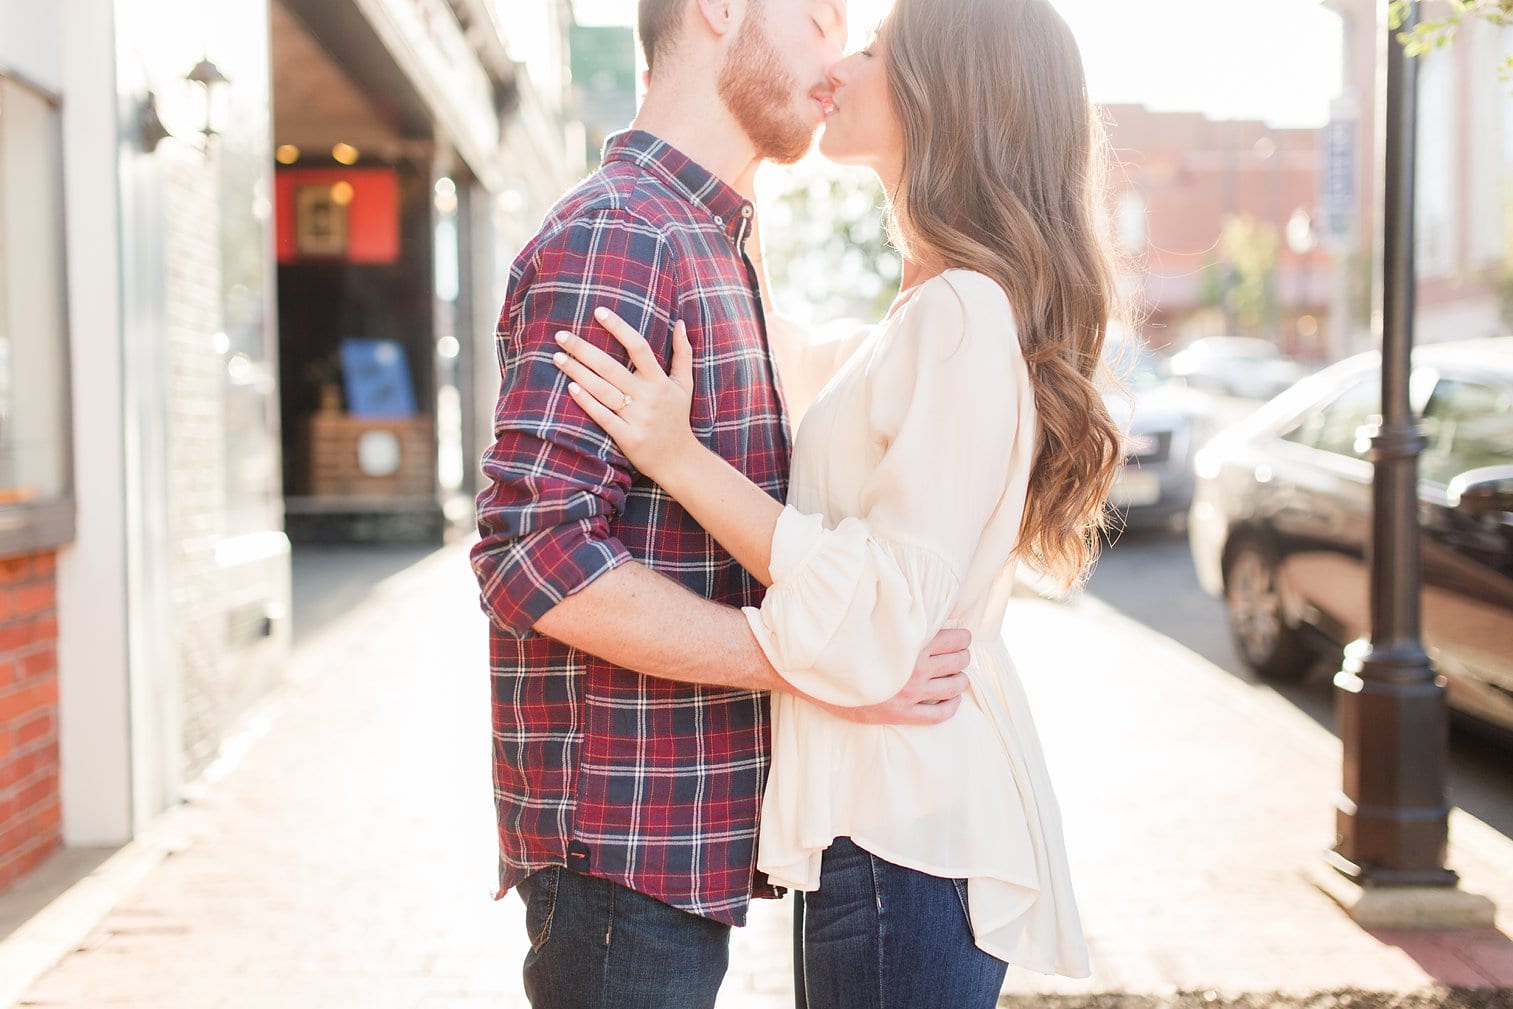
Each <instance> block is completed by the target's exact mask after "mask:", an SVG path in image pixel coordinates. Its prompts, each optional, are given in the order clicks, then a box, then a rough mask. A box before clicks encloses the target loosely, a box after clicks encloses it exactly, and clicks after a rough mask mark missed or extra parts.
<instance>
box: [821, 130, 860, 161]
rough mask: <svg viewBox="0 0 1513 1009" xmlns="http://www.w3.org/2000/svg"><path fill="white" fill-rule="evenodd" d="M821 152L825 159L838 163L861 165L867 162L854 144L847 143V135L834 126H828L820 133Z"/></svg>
mask: <svg viewBox="0 0 1513 1009" xmlns="http://www.w3.org/2000/svg"><path fill="white" fill-rule="evenodd" d="M819 152H820V156H821V157H823V158H824V159H825V160H827V161H834V162H835V163H836V164H838V165H861V164H866V160H867V159H866V157H865V156H864V155H863V154H862V153H861V152H859V151H858V150H857V149H856V148H855V146H854V145H851V144H848V143H846V138H845V135H844V134H842V133H839V132H837V131H836V130H835V128H834V127H833V126H826V127H825V129H824V131H823V132H822V133H821V134H820V143H819Z"/></svg>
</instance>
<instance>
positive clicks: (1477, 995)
mask: <svg viewBox="0 0 1513 1009" xmlns="http://www.w3.org/2000/svg"><path fill="white" fill-rule="evenodd" d="M998 1006H999V1009H1510V1007H1513V989H1508V988H1447V987H1432V988H1419V989H1416V990H1414V991H1407V992H1373V991H1361V990H1360V989H1338V990H1335V991H1320V992H1309V993H1308V994H1304V995H1300V994H1297V993H1295V992H1250V993H1243V994H1233V995H1231V994H1226V993H1224V992H1220V991H1215V990H1214V989H1211V988H1210V989H1205V990H1202V991H1175V992H1172V993H1171V994H1169V995H1135V994H1130V993H1125V992H1108V993H1105V994H1097V995H1005V996H1002V997H1000V998H999V1000H998Z"/></svg>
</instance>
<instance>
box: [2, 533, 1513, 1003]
mask: <svg viewBox="0 0 1513 1009" xmlns="http://www.w3.org/2000/svg"><path fill="white" fill-rule="evenodd" d="M465 550H466V546H465V544H457V545H454V546H451V547H448V548H447V549H445V550H442V551H440V552H438V553H436V554H434V555H432V556H430V557H428V558H426V559H424V560H423V561H421V562H420V563H419V564H416V565H415V566H413V567H411V568H409V569H407V570H405V571H403V572H402V573H400V574H398V575H396V576H394V577H392V578H389V579H386V580H384V581H383V582H381V583H380V584H378V585H377V586H375V587H374V588H373V590H372V592H371V593H369V594H368V596H367V597H366V598H365V599H363V600H362V601H361V602H360V603H358V604H357V605H355V606H354V607H353V608H352V609H351V611H350V612H349V613H347V614H346V615H345V616H344V617H342V618H341V619H340V620H339V621H337V622H335V623H333V624H332V625H331V626H329V627H327V628H326V629H324V630H323V631H322V632H321V633H319V634H317V635H312V636H308V637H306V638H304V639H303V641H302V644H301V646H300V648H299V649H298V651H297V653H296V656H295V660H294V664H293V668H292V670H291V677H290V685H289V687H288V689H286V690H285V691H283V692H282V693H281V695H280V696H279V697H278V698H276V699H275V701H274V702H273V703H272V704H271V705H270V707H269V710H268V711H267V713H266V717H265V719H264V722H265V726H266V732H265V734H264V735H263V736H262V737H261V738H260V739H258V740H257V741H256V742H255V744H254V745H253V746H252V747H251V749H250V751H249V753H248V754H247V756H246V757H245V759H244V760H243V761H242V763H241V764H240V765H239V766H238V767H237V768H236V769H235V770H234V771H232V772H231V773H230V774H229V775H227V776H226V777H225V778H224V779H223V780H221V781H219V782H217V783H215V784H213V785H211V786H209V787H207V788H204V789H202V790H200V792H201V794H199V795H198V796H197V798H196V799H195V801H194V802H192V803H190V804H188V805H186V806H184V807H182V808H180V809H178V810H175V811H174V812H173V814H171V817H170V818H169V822H170V823H171V824H172V825H173V827H174V829H176V830H178V831H181V832H182V833H183V834H184V837H185V842H186V846H185V847H184V849H183V850H182V851H181V852H180V853H178V854H175V855H173V856H172V857H170V858H168V859H167V860H166V861H164V862H163V863H162V864H161V865H160V866H159V867H158V868H157V869H156V870H154V871H153V872H152V873H151V874H150V875H149V876H148V877H147V879H146V881H145V882H144V883H143V884H142V885H141V886H140V887H139V888H138V889H137V890H136V891H135V893H134V894H133V895H132V896H130V897H129V898H128V899H126V900H124V901H123V902H121V903H120V904H119V905H118V906H117V907H116V908H115V910H114V911H113V912H112V913H111V914H110V915H109V916H108V917H107V918H106V919H105V920H104V921H103V922H102V923H101V924H100V925H99V927H98V928H96V929H95V930H94V932H93V933H92V934H91V935H90V937H89V938H88V939H87V940H86V941H85V942H84V943H83V944H82V946H81V948H80V949H79V950H78V951H76V952H75V953H73V954H72V955H70V956H68V957H67V958H66V959H65V960H64V961H63V962H62V963H61V964H59V965H58V967H56V968H55V969H54V970H52V971H51V972H50V973H49V974H47V975H46V976H45V977H43V978H42V980H41V981H39V982H38V983H37V984H36V985H35V986H34V987H33V988H32V989H31V991H30V992H28V994H27V995H26V996H25V998H24V999H23V1000H22V1002H21V1003H19V1004H21V1005H26V1006H50V1007H68V1009H86V1007H87V1009H96V1007H105V1006H123V1007H140V1009H147V1007H152V1009H177V1007H184V1009H254V1007H257V1009H261V1007H267V1006H294V1007H298V1009H326V1007H332V1009H335V1007H341V1009H353V1007H363V1009H369V1007H373V1009H383V1007H391V1006H392V1007H409V1009H414V1007H425V1009H473V1007H477V1009H481V1007H483V1006H489V1007H497V1009H509V1007H521V1006H524V1004H525V1003H524V998H523V996H522V995H521V992H520V983H519V969H520V961H521V958H522V956H523V954H524V948H523V946H524V943H523V929H522V927H521V917H522V915H521V908H520V904H519V901H518V900H517V899H516V898H514V897H513V896H512V897H510V898H508V899H507V900H505V901H503V902H500V903H497V904H496V903H494V902H491V901H490V900H489V899H488V893H489V889H490V884H491V881H492V876H493V861H494V852H493V841H492V837H493V817H492V809H491V807H490V804H489V801H488V795H489V785H488V761H489V755H488V738H489V736H488V703H487V696H488V695H487V684H486V680H485V676H484V669H485V667H486V661H485V647H486V646H485V637H484V621H483V617H482V615H481V614H480V613H479V612H478V610H477V606H476V601H475V600H476V593H475V588H474V585H473V581H472V576H471V573H470V572H469V571H468V568H467V564H466V555H465ZM1008 633H1009V637H1010V642H1011V648H1012V651H1013V652H1014V654H1015V655H1016V657H1017V659H1018V661H1019V663H1020V665H1021V667H1022V670H1023V673H1024V676H1025V680H1026V683H1027V685H1028V689H1029V691H1030V693H1031V696H1032V698H1033V701H1034V704H1035V710H1036V713H1037V721H1038V723H1039V725H1040V727H1041V732H1042V734H1043V736H1044V739H1045V745H1046V749H1047V753H1048V757H1049V760H1050V765H1051V771H1052V776H1053V778H1054V779H1055V780H1056V781H1057V783H1058V789H1059V792H1060V797H1061V804H1062V809H1063V815H1064V818H1065V821H1066V832H1067V836H1068V840H1069V845H1070V848H1071V857H1072V869H1073V874H1074V878H1075V879H1076V880H1077V886H1078V896H1079V901H1080V903H1081V905H1082V910H1083V916H1084V923H1085V925H1086V927H1087V931H1088V935H1089V940H1090V943H1091V946H1092V953H1093V962H1094V966H1095V970H1096V971H1097V974H1096V976H1095V977H1094V978H1093V979H1092V980H1091V981H1088V982H1071V981H1065V980H1057V979H1043V978H1040V977H1038V976H1035V975H1028V974H1026V973H1024V972H1022V971H1011V973H1010V978H1009V984H1008V987H1007V989H1006V994H1007V995H1009V996H1010V997H1011V998H1012V997H1013V996H1014V995H1020V996H1038V995H1042V994H1043V995H1051V994H1060V995H1077V994H1079V993H1095V992H1096V993H1105V994H1107V993H1114V992H1131V993H1155V994H1161V993H1167V992H1171V991H1173V990H1174V989H1178V988H1182V989H1204V988H1211V989H1213V990H1215V991H1216V992H1218V993H1226V994H1233V993H1239V992H1247V991H1249V992H1254V991H1270V990H1284V991H1292V992H1310V991H1322V990H1330V991H1334V990H1343V989H1350V988H1364V989H1367V990H1373V991H1407V990H1411V989H1419V988H1423V987H1424V986H1426V985H1431V984H1436V983H1437V984H1444V985H1460V984H1466V985H1488V984H1492V983H1494V982H1496V983H1499V984H1502V985H1510V984H1513V953H1510V951H1513V943H1510V942H1509V940H1508V939H1507V938H1506V936H1507V935H1509V934H1513V916H1510V912H1513V844H1510V843H1509V842H1508V841H1507V839H1506V838H1503V837H1501V835H1498V834H1496V833H1495V832H1493V831H1491V830H1490V829H1488V828H1485V827H1484V826H1482V825H1480V824H1479V823H1476V822H1475V821H1471V820H1469V818H1460V819H1457V820H1455V821H1453V822H1452V830H1453V833H1454V838H1453V840H1454V850H1453V855H1452V865H1453V866H1454V867H1455V868H1457V869H1458V870H1460V871H1461V872H1462V874H1463V876H1464V878H1465V882H1466V885H1467V888H1468V889H1471V890H1475V891H1477V892H1481V893H1486V894H1488V895H1490V896H1493V897H1494V898H1495V899H1497V900H1498V901H1499V904H1500V907H1501V909H1502V918H1501V919H1500V925H1501V926H1502V930H1501V932H1496V931H1491V930H1486V931H1482V932H1473V933H1439V934H1433V933H1426V934H1415V933H1395V934H1388V933H1383V932H1376V933H1371V932H1366V931H1364V930H1362V929H1360V928H1359V927H1358V926H1356V925H1355V924H1354V923H1353V922H1351V921H1350V920H1349V919H1348V918H1347V917H1345V916H1344V915H1343V914H1342V913H1341V912H1340V911H1339V910H1338V909H1337V908H1336V907H1335V906H1334V905H1333V904H1332V903H1330V902H1329V900H1328V899H1327V898H1325V897H1324V896H1323V895H1322V894H1321V893H1319V891H1317V890H1315V889H1314V888H1313V887H1312V886H1311V885H1310V884H1308V883H1307V882H1306V881H1305V880H1304V879H1303V877H1302V875H1301V871H1300V870H1301V869H1302V868H1303V867H1304V866H1306V865H1307V864H1309V863H1310V861H1311V860H1316V859H1317V858H1318V856H1319V852H1320V851H1321V850H1322V849H1323V848H1324V847H1326V846H1327V845H1328V844H1329V842H1330V841H1331V840H1332V813H1331V803H1332V801H1333V796H1334V792H1335V788H1336V783H1337V780H1338V763H1339V760H1338V745H1337V744H1336V743H1335V742H1334V741H1333V739H1332V738H1331V737H1330V735H1329V734H1328V732H1326V731H1325V730H1323V729H1321V728H1319V727H1318V726H1317V725H1315V724H1314V723H1313V722H1312V721H1310V720H1309V719H1308V718H1307V717H1306V716H1304V715H1302V714H1300V713H1299V712H1297V711H1296V710H1295V709H1293V708H1292V707H1291V706H1290V705H1288V704H1287V703H1286V702H1285V701H1283V700H1281V699H1279V698H1277V697H1276V696H1275V695H1274V694H1272V693H1271V692H1270V691H1268V690H1266V689H1264V688H1260V687H1253V686H1250V685H1247V684H1244V683H1241V682H1240V681H1238V680H1236V679H1234V678H1233V677H1231V676H1229V675H1228V674H1226V673H1224V672H1223V671H1221V670H1218V669H1216V668H1215V667H1213V666H1211V665H1209V664H1208V663H1206V662H1204V661H1203V660H1202V659H1200V658H1198V657H1196V656H1194V655H1192V654H1191V653H1189V652H1187V651H1186V650H1185V649H1182V648H1181V647H1180V646H1178V645H1175V644H1173V643H1172V642H1170V641H1168V640H1166V639H1164V638H1160V637H1158V636H1156V635H1153V634H1152V633H1151V632H1149V631H1147V630H1145V629H1144V628H1141V627H1139V626H1138V625H1135V624H1133V623H1131V622H1130V621H1128V620H1126V619H1124V618H1123V617H1120V616H1118V615H1117V614H1113V613H1111V612H1109V611H1106V610H1105V609H1103V608H1102V607H1100V606H1099V605H1097V604H1095V603H1091V602H1083V603H1079V604H1076V605H1057V604H1053V603H1048V602H1042V601H1040V600H1035V599H1024V600H1019V601H1016V604H1015V605H1014V606H1013V607H1012V608H1011V617H1010V621H1009V626H1008ZM787 913H788V903H787V902H786V901H784V902H762V903H761V904H759V905H758V909H757V912H756V913H755V914H754V915H753V923H752V925H751V926H750V927H748V928H746V929H743V930H738V931H737V933H736V938H735V942H734V948H733V953H732V968H731V973H730V975H729V978H728V980H727V982H726V985H725V989H724V991H723V993H722V998H721V1001H720V1007H721V1009H788V1007H789V1006H791V1005H792V1000H791V991H790V983H789V972H790V970H791V967H790V963H789V953H788V922H787Z"/></svg>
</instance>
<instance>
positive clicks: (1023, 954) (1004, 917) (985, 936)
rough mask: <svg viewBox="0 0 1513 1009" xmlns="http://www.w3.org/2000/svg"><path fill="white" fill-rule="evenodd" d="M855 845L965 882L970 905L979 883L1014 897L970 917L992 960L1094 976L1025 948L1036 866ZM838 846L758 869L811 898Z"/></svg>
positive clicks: (1050, 973)
mask: <svg viewBox="0 0 1513 1009" xmlns="http://www.w3.org/2000/svg"><path fill="white" fill-rule="evenodd" d="M851 840H852V841H853V842H854V843H855V844H856V845H857V847H859V848H861V849H862V850H864V851H867V852H869V853H871V854H873V855H875V856H877V857H878V858H881V859H883V860H884V861H886V862H890V863H892V864H893V865H897V866H902V867H903V868H905V869H912V870H914V871H915V872H921V873H924V874H926V875H929V876H938V877H940V878H942V879H965V880H966V881H967V887H968V901H969V906H970V900H971V891H972V889H973V885H974V884H976V886H977V888H978V889H981V888H982V886H983V885H984V884H987V885H989V886H991V887H993V889H995V890H997V891H998V892H999V894H1000V895H1005V896H1007V894H1005V893H1004V892H1005V891H1008V894H1011V895H1012V896H1011V897H1010V899H1008V900H1007V901H1004V902H1001V903H997V904H996V905H995V906H994V907H993V909H992V911H991V912H986V913H982V914H979V913H978V912H977V911H976V910H975V909H973V910H972V912H971V919H972V934H973V939H974V941H975V942H976V944H977V948H978V949H981V950H982V951H983V952H985V953H987V954H988V955H990V956H993V957H996V958H998V959H999V960H1002V961H1003V962H1004V963H1007V964H1008V965H1010V966H1011V967H1019V968H1022V969H1025V970H1031V971H1034V972H1036V973H1038V974H1041V975H1043V976H1046V977H1058V976H1059V977H1066V978H1072V979H1074V980H1076V979H1082V978H1087V977H1091V976H1092V970H1091V967H1090V966H1089V964H1088V962H1087V959H1086V958H1085V957H1082V958H1080V959H1079V958H1076V957H1067V956H1066V955H1065V954H1063V955H1061V956H1060V957H1059V958H1057V959H1054V960H1053V959H1048V958H1047V957H1046V956H1044V955H1043V954H1040V953H1036V952H1034V951H1027V950H1025V949H1024V948H1023V936H1024V927H1023V926H1024V925H1025V924H1026V922H1025V917H1026V916H1027V915H1029V914H1030V913H1031V912H1032V911H1033V910H1034V907H1035V904H1036V902H1037V901H1038V900H1039V899H1040V897H1041V892H1040V885H1039V876H1038V874H1037V873H1036V871H1035V869H1034V868H1033V867H1031V868H1030V870H1029V871H1028V872H1016V871H1014V870H1013V869H1010V868H1006V867H1003V866H968V867H962V866H953V867H949V868H948V867H944V866H940V865H936V864H933V863H930V862H927V861H926V860H923V859H919V858H916V857H913V856H910V855H907V854H905V853H903V852H901V851H898V850H895V849H894V848H892V847H890V846H889V845H887V844H880V843H878V842H877V841H876V840H875V839H873V838H869V837H866V836H855V837H852V839H851ZM834 841H835V838H834V837H832V838H830V839H829V840H827V841H825V842H824V843H823V844H820V845H818V846H815V847H804V848H801V849H798V850H796V851H791V852H786V853H779V854H775V855H774V856H772V858H773V860H772V861H768V860H767V859H766V858H763V859H759V860H758V862H757V868H758V869H760V870H761V871H762V872H763V873H765V874H766V875H767V878H768V880H769V881H770V882H772V883H773V884H774V885H776V886H782V887H787V888H788V889H790V890H797V891H800V892H803V893H812V892H814V891H815V890H818V889H819V882H820V860H821V857H822V856H823V855H824V852H825V849H826V848H828V847H830V845H831V844H832V843H834ZM1016 940H1017V941H1016Z"/></svg>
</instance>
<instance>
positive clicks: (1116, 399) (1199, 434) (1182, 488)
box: [1103, 335, 1218, 528]
mask: <svg viewBox="0 0 1513 1009" xmlns="http://www.w3.org/2000/svg"><path fill="white" fill-rule="evenodd" d="M1103 353H1104V360H1105V362H1106V363H1107V364H1108V366H1109V368H1110V370H1111V372H1112V373H1113V375H1114V377H1115V378H1116V379H1117V380H1118V382H1119V385H1118V387H1116V388H1113V389H1110V390H1109V391H1108V392H1106V393H1105V394H1104V397H1103V402H1104V405H1105V406H1106V407H1107V408H1108V411H1109V413H1110V414H1111V415H1112V416H1113V418H1114V422H1115V423H1116V424H1117V425H1118V426H1119V429H1120V430H1121V431H1122V432H1124V436H1125V446H1124V447H1125V457H1124V467H1123V468H1122V469H1121V470H1120V471H1119V475H1118V476H1117V477H1116V478H1115V480H1114V486H1113V490H1112V492H1111V493H1110V495H1109V504H1110V506H1111V507H1112V508H1113V509H1114V510H1115V511H1116V512H1117V513H1118V521H1117V523H1116V524H1117V525H1118V526H1120V527H1124V526H1128V527H1131V528H1144V527H1149V526H1157V525H1167V524H1180V523H1181V522H1182V521H1183V520H1185V519H1186V518H1187V512H1188V509H1189V508H1190V507H1191V506H1192V502H1193V453H1194V452H1196V451H1197V449H1198V446H1199V445H1200V444H1202V443H1203V441H1204V439H1206V438H1207V437H1208V435H1210V434H1212V433H1213V431H1214V429H1215V428H1216V427H1217V426H1218V425H1216V424H1213V423H1212V415H1213V411H1212V409H1211V406H1210V403H1209V400H1208V398H1207V397H1205V396H1204V395H1202V394H1200V393H1195V392H1193V390H1191V389H1188V388H1185V387H1183V386H1181V385H1177V384H1175V383H1173V382H1172V381H1170V379H1169V378H1168V376H1166V375H1165V374H1163V373H1162V370H1161V367H1160V365H1159V364H1158V363H1157V361H1156V358H1155V357H1154V355H1152V354H1151V352H1150V350H1149V349H1148V348H1146V347H1145V345H1144V344H1142V343H1140V342H1139V341H1138V340H1133V339H1131V338H1129V337H1126V336H1123V335H1112V336H1110V337H1109V338H1108V340H1107V341H1106V342H1105V343H1104V346H1103Z"/></svg>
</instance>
